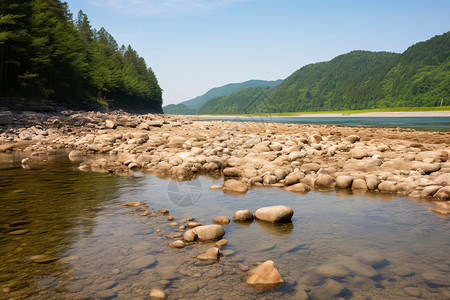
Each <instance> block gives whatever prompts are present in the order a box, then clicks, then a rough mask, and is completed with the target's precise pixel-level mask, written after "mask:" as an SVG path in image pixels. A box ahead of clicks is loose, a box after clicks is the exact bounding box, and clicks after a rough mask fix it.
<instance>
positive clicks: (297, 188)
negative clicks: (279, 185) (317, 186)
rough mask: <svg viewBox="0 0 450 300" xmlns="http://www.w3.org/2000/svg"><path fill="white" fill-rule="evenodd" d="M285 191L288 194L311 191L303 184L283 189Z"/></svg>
mask: <svg viewBox="0 0 450 300" xmlns="http://www.w3.org/2000/svg"><path fill="white" fill-rule="evenodd" d="M284 189H285V190H286V191H288V192H293V193H307V192H309V191H310V190H311V188H310V187H309V186H308V185H307V184H304V183H297V184H294V185H291V186H288V187H285V188H284Z"/></svg>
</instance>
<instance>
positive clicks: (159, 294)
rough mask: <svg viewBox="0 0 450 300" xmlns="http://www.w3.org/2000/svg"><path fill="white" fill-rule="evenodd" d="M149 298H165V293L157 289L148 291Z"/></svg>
mask: <svg viewBox="0 0 450 300" xmlns="http://www.w3.org/2000/svg"><path fill="white" fill-rule="evenodd" d="M149 297H150V299H155V300H156V299H166V298H167V296H166V293H165V292H164V291H163V290H161V289H158V288H154V289H152V290H151V291H150V294H149Z"/></svg>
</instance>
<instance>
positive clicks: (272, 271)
mask: <svg viewBox="0 0 450 300" xmlns="http://www.w3.org/2000/svg"><path fill="white" fill-rule="evenodd" d="M243 279H244V280H245V282H246V283H247V284H248V285H250V286H252V287H255V288H258V289H274V288H276V287H279V286H281V285H282V284H283V283H284V280H283V277H281V274H280V273H279V272H278V270H277V267H276V266H275V263H274V262H273V261H271V260H267V261H265V262H263V263H262V264H260V265H258V266H256V267H254V268H253V269H251V270H250V271H248V272H247V273H245V274H244V275H243Z"/></svg>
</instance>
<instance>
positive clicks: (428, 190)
mask: <svg viewBox="0 0 450 300" xmlns="http://www.w3.org/2000/svg"><path fill="white" fill-rule="evenodd" d="M441 188H442V186H441V185H429V186H426V187H425V188H424V189H423V190H422V191H421V192H420V197H422V198H427V197H433V195H434V194H436V192H437V191H439V190H440V189H441Z"/></svg>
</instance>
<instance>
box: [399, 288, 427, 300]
mask: <svg viewBox="0 0 450 300" xmlns="http://www.w3.org/2000/svg"><path fill="white" fill-rule="evenodd" d="M403 290H404V291H405V293H407V294H408V296H411V297H417V298H420V296H421V295H422V291H421V290H420V289H419V288H418V287H415V286H407V287H404V288H403Z"/></svg>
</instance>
